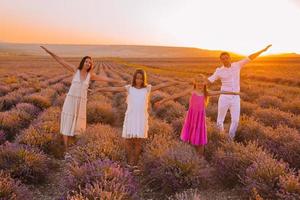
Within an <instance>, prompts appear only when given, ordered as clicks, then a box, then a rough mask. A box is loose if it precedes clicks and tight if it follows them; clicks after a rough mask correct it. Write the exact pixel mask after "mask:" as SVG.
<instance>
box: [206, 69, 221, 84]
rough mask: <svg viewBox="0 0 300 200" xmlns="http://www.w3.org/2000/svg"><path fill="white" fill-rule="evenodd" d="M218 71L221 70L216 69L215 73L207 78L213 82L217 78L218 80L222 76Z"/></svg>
mask: <svg viewBox="0 0 300 200" xmlns="http://www.w3.org/2000/svg"><path fill="white" fill-rule="evenodd" d="M218 71H219V70H218V69H216V71H215V72H214V73H213V75H211V76H210V77H208V78H207V79H208V80H209V81H210V82H211V83H213V82H215V81H216V80H218V79H219V78H220V77H219V73H218Z"/></svg>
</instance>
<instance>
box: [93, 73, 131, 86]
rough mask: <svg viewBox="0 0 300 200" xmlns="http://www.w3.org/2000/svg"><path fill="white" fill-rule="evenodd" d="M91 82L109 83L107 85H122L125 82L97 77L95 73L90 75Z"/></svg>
mask: <svg viewBox="0 0 300 200" xmlns="http://www.w3.org/2000/svg"><path fill="white" fill-rule="evenodd" d="M91 80H94V81H104V82H109V83H122V84H124V83H126V81H123V80H117V79H112V78H108V77H106V76H100V75H97V74H95V73H92V74H91Z"/></svg>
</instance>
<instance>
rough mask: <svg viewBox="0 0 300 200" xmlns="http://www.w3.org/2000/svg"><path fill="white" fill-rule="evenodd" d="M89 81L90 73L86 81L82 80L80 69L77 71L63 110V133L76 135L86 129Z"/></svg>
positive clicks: (61, 123) (61, 124) (61, 130)
mask: <svg viewBox="0 0 300 200" xmlns="http://www.w3.org/2000/svg"><path fill="white" fill-rule="evenodd" d="M89 81H90V73H88V74H87V77H86V79H85V80H84V81H81V79H80V70H77V71H76V73H75V75H74V77H73V80H72V84H71V87H70V89H69V92H68V94H67V96H66V99H65V102H64V105H63V108H62V112H61V121H60V132H61V133H62V134H63V135H67V136H74V135H76V134H79V133H81V132H83V131H85V129H86V104H87V90H88V87H89Z"/></svg>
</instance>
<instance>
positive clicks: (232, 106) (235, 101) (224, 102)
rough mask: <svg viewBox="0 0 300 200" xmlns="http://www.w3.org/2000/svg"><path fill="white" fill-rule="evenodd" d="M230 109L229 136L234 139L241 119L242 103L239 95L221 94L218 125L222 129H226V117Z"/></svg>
mask: <svg viewBox="0 0 300 200" xmlns="http://www.w3.org/2000/svg"><path fill="white" fill-rule="evenodd" d="M228 109H229V110H230V115H231V124H230V128H229V136H230V138H232V139H233V138H234V137H235V132H236V130H237V127H238V124H239V120H240V110H241V104H240V96H239V95H220V97H219V102H218V118H217V126H218V128H219V129H220V130H221V131H224V119H225V116H226V114H227V111H228Z"/></svg>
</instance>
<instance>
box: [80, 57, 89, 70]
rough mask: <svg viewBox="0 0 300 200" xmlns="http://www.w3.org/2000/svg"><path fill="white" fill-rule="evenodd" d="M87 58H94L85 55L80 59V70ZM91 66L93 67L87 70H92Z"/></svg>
mask: <svg viewBox="0 0 300 200" xmlns="http://www.w3.org/2000/svg"><path fill="white" fill-rule="evenodd" d="M86 59H90V60H92V58H91V57H90V56H84V57H83V58H82V59H81V61H80V63H79V66H78V69H79V70H80V71H81V70H82V68H83V65H84V62H85V60H86ZM91 68H92V67H90V68H89V69H88V70H87V72H89V71H90V70H91Z"/></svg>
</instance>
